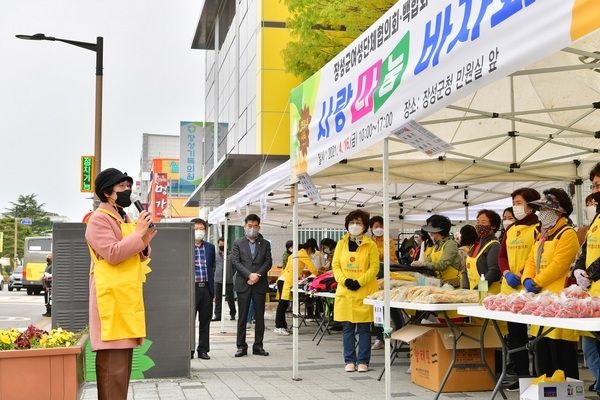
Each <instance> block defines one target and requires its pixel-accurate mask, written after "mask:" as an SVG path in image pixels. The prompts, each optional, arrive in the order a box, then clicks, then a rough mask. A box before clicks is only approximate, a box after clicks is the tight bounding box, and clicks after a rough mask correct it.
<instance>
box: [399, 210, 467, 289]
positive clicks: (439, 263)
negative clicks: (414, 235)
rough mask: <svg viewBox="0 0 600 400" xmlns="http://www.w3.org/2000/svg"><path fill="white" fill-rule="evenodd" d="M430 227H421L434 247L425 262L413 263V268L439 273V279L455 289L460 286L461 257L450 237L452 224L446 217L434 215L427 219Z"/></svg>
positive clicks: (456, 245)
mask: <svg viewBox="0 0 600 400" xmlns="http://www.w3.org/2000/svg"><path fill="white" fill-rule="evenodd" d="M427 221H428V225H423V226H422V227H421V230H422V231H425V232H427V233H429V236H430V237H431V240H433V242H434V245H433V246H432V247H431V252H429V254H428V255H427V257H426V258H425V261H413V262H412V263H411V264H410V265H411V266H413V267H427V268H429V269H432V270H434V271H436V272H437V274H438V278H440V279H442V281H443V282H444V283H449V284H451V285H452V286H454V287H459V286H460V279H461V275H460V266H461V263H460V257H459V255H458V244H457V243H456V241H455V240H454V238H453V237H452V236H451V235H450V228H451V227H452V223H451V222H450V219H448V217H446V216H444V215H439V214H434V215H432V216H431V217H429V218H428V219H427Z"/></svg>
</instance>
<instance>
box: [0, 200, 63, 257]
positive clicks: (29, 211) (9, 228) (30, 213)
mask: <svg viewBox="0 0 600 400" xmlns="http://www.w3.org/2000/svg"><path fill="white" fill-rule="evenodd" d="M10 204H11V206H10V207H9V208H7V209H6V211H5V212H4V213H2V217H1V218H0V231H2V232H4V248H3V255H4V256H5V257H10V258H13V256H14V253H15V239H14V238H15V226H16V227H17V254H18V255H19V257H22V256H23V243H24V242H25V238H26V237H28V236H45V235H49V234H50V233H51V232H52V221H51V220H50V218H49V217H48V213H46V211H44V209H43V207H44V205H45V204H44V203H41V204H40V203H38V200H37V195H36V194H35V193H32V194H30V195H25V196H24V195H19V197H18V199H17V201H16V202H12V201H11V202H10ZM24 218H26V219H30V220H31V221H32V224H31V225H22V224H21V223H20V221H21V220H22V219H24ZM15 221H16V224H15Z"/></svg>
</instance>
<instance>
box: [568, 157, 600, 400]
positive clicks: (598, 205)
mask: <svg viewBox="0 0 600 400" xmlns="http://www.w3.org/2000/svg"><path fill="white" fill-rule="evenodd" d="M590 181H591V182H592V185H591V189H592V194H591V196H592V202H594V203H595V204H591V206H588V208H587V209H586V215H587V216H588V221H589V222H590V226H589V229H588V230H587V235H586V239H585V242H584V243H583V245H582V246H581V254H580V255H579V258H577V261H575V270H574V276H575V278H576V279H577V284H578V285H579V286H580V287H582V288H584V289H586V290H588V291H589V293H590V294H591V295H592V296H598V295H600V249H599V248H598V243H600V218H599V217H598V213H600V163H598V164H596V165H595V166H594V168H592V170H591V171H590ZM592 202H590V203H592ZM586 203H587V198H586ZM592 206H593V207H595V215H593V216H592V215H591V214H592V213H591V211H590V212H589V214H588V212H587V210H591V209H592ZM590 217H591V218H590ZM581 339H582V342H581V345H582V348H583V355H584V356H585V361H586V363H587V365H588V367H589V369H590V371H591V372H592V374H593V375H594V378H595V379H596V381H595V382H594V384H593V385H592V386H593V387H590V389H591V390H594V391H595V392H596V393H598V394H600V342H598V340H596V339H595V338H594V337H592V336H591V335H590V334H589V333H586V334H585V335H584V336H582V338H581Z"/></svg>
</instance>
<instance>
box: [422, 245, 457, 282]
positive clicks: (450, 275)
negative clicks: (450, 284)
mask: <svg viewBox="0 0 600 400" xmlns="http://www.w3.org/2000/svg"><path fill="white" fill-rule="evenodd" d="M450 240H453V239H450ZM447 243H448V241H446V242H444V244H443V245H441V246H440V248H439V249H437V250H435V247H436V246H435V245H433V246H432V247H431V252H430V253H429V256H428V260H430V261H431V262H438V261H440V260H441V259H442V255H443V254H444V247H446V244H447ZM438 272H439V274H440V276H441V279H442V281H444V282H446V281H451V280H453V279H458V282H460V265H451V266H449V267H448V268H446V269H445V270H443V271H438Z"/></svg>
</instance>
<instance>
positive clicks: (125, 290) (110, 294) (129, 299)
mask: <svg viewBox="0 0 600 400" xmlns="http://www.w3.org/2000/svg"><path fill="white" fill-rule="evenodd" d="M97 211H101V212H104V213H106V214H108V215H110V216H111V217H112V218H114V219H115V220H116V221H117V222H119V224H120V226H121V233H122V234H123V237H126V236H128V235H130V234H132V233H133V232H134V231H135V224H134V223H126V222H123V221H122V220H121V218H118V217H117V216H116V215H114V214H113V213H111V212H110V211H107V210H104V209H101V208H99V209H98V210H97ZM88 247H89V245H88ZM90 255H91V257H92V260H93V261H94V266H93V267H92V270H91V272H90V274H94V279H95V282H96V298H97V301H98V314H99V315H100V338H101V339H102V341H110V340H118V339H132V338H143V337H145V336H146V313H145V309H144V297H143V290H142V285H143V283H144V282H145V281H146V274H147V273H148V272H150V268H149V267H148V262H149V261H150V260H149V259H148V260H146V261H144V262H142V261H141V259H140V256H139V254H136V255H135V256H132V257H130V258H128V259H127V260H125V261H122V262H120V263H119V264H114V265H113V264H109V263H108V261H106V260H98V258H97V257H96V253H95V252H94V251H93V250H92V249H91V248H90Z"/></svg>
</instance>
